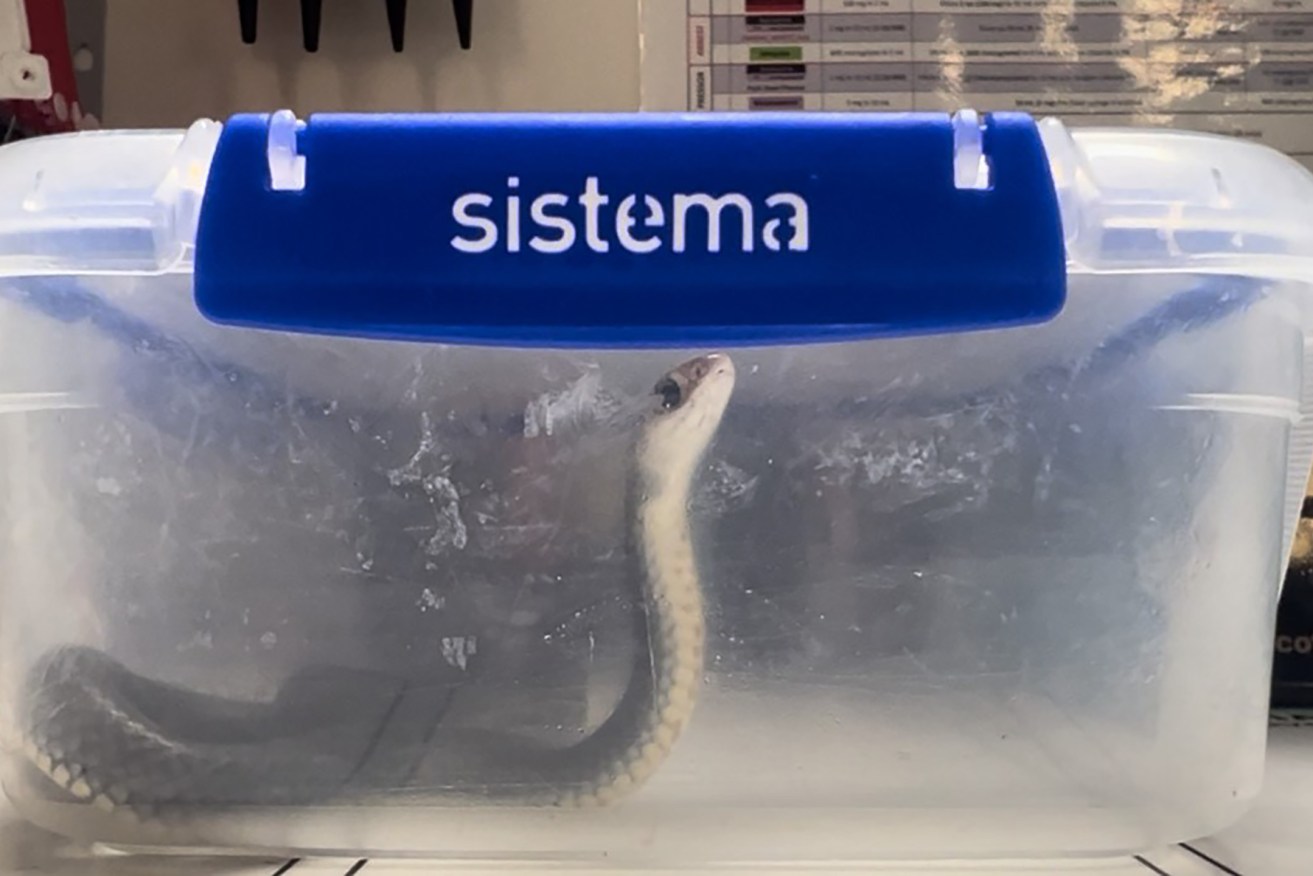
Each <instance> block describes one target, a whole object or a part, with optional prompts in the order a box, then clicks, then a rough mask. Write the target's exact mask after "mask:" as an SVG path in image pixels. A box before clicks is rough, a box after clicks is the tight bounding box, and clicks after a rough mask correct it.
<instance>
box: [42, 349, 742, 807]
mask: <svg viewBox="0 0 1313 876" xmlns="http://www.w3.org/2000/svg"><path fill="white" fill-rule="evenodd" d="M734 382H735V373H734V366H733V363H732V362H731V361H730V360H729V358H728V357H726V356H724V355H722V354H712V355H707V356H700V357H697V358H695V359H691V360H689V361H687V362H685V363H683V364H682V365H680V366H678V367H677V368H674V369H673V370H671V371H669V372H667V374H666V375H665V376H663V377H662V378H661V379H660V380H659V381H658V382H657V384H656V386H655V387H654V391H653V395H652V397H651V402H650V404H649V407H648V409H647V411H646V412H645V414H644V420H643V423H642V427H641V430H640V435H639V440H638V442H637V445H636V448H635V451H634V454H633V459H632V464H633V477H632V478H631V482H632V484H633V486H632V487H631V490H634V491H636V495H634V496H632V497H631V499H632V500H633V501H632V503H631V507H632V508H633V512H632V516H633V518H634V519H633V520H632V521H631V523H632V526H633V530H634V539H633V541H634V543H635V544H634V548H635V553H636V556H635V557H634V560H635V562H636V568H637V570H638V572H639V575H638V577H639V578H640V581H641V584H640V589H641V596H642V609H643V610H642V611H641V612H639V613H638V614H637V615H636V617H637V618H638V620H637V622H636V630H635V633H636V635H637V636H638V638H639V642H638V644H639V646H640V647H639V648H638V649H637V653H638V658H637V662H636V665H635V666H634V667H633V670H632V672H631V674H630V679H629V682H628V685H627V687H626V689H625V692H624V694H623V695H622V696H621V698H620V701H619V703H618V704H617V705H616V706H615V708H614V709H613V710H612V712H611V714H610V716H609V717H608V718H607V719H606V720H605V721H603V722H602V724H601V725H600V726H599V727H598V728H597V729H596V730H594V731H593V732H592V733H591V734H589V735H588V737H587V738H586V739H584V740H583V741H581V742H579V743H577V744H575V745H574V746H572V747H570V748H568V749H565V750H564V751H552V752H538V753H537V754H539V755H541V756H538V757H534V758H532V761H533V767H532V769H531V770H530V771H529V775H528V776H527V777H526V780H525V781H522V782H516V783H510V784H509V785H507V786H501V785H498V786H494V787H490V788H489V789H488V790H487V793H486V794H483V795H477V796H481V797H482V798H485V799H487V800H489V801H499V802H508V803H512V804H517V805H565V806H590V805H605V804H608V803H611V802H614V801H616V800H617V799H619V798H620V797H622V796H623V795H625V794H626V793H628V792H630V791H633V790H634V789H636V788H638V787H639V786H641V785H642V784H643V783H644V782H645V781H646V780H647V779H648V778H649V777H650V776H651V775H652V774H653V773H654V772H655V771H656V770H657V769H658V768H659V767H660V765H661V763H662V762H663V761H664V760H665V758H666V756H667V755H668V754H669V753H670V751H671V749H672V748H673V746H674V744H675V741H676V740H677V739H678V737H679V736H680V734H681V732H682V731H683V730H684V728H685V726H686V724H687V723H688V721H689V718H690V717H691V715H692V713H693V708H694V704H695V702H696V699H697V694H698V688H699V684H700V681H701V676H702V671H703V639H704V626H705V621H704V609H703V597H702V586H701V582H700V580H699V575H698V571H697V565H696V561H695V557H694V553H693V549H692V545H691V539H690V531H689V522H688V510H687V509H688V501H689V492H690V488H691V483H692V480H693V477H694V474H695V472H696V469H697V467H698V464H699V462H700V460H701V459H702V457H703V454H704V453H705V451H706V449H707V447H708V446H709V445H710V444H711V441H712V439H713V437H714V436H715V433H716V431H717V428H718V427H719V424H720V421H721V417H722V415H723V413H724V411H725V407H726V405H727V404H728V402H729V398H730V395H731V394H732V392H733V388H734ZM344 701H350V702H351V703H352V706H351V708H350V709H349V711H350V714H349V715H347V716H345V717H343V715H342V712H343V708H342V705H341V704H342V702H344ZM399 703H400V704H402V705H398V704H399ZM442 705H443V704H442V703H441V702H434V701H431V700H425V699H424V698H423V697H415V696H409V697H407V696H405V691H403V690H400V689H398V688H397V683H396V681H395V680H382V679H380V678H379V677H378V676H377V675H375V674H371V673H368V672H355V671H351V670H342V669H335V670H331V671H329V670H323V669H320V670H313V669H312V670H305V671H303V672H301V673H298V674H297V675H294V676H292V678H290V679H289V680H288V681H287V682H286V683H285V684H284V686H283V688H282V689H281V690H280V692H279V694H278V697H277V699H276V700H275V701H273V702H271V703H265V704H252V703H244V702H236V701H231V700H224V699H220V698H217V697H211V696H207V695H203V694H200V693H197V692H193V691H189V690H186V689H184V688H180V687H176V686H171V685H166V684H162V683H160V682H155V681H152V680H149V679H147V678H144V677H142V676H140V675H137V674H135V673H133V672H131V671H130V670H128V669H127V668H126V667H124V666H123V665H122V664H119V663H118V662H117V661H115V660H113V659H112V658H111V657H109V656H108V655H106V654H104V653H103V652H100V651H96V650H92V649H89V648H82V647H63V648H59V649H56V650H55V651H53V652H51V653H50V654H48V655H47V656H46V657H45V658H44V659H43V660H41V661H40V662H39V663H38V665H37V666H36V667H35V668H34V670H33V672H32V674H31V676H30V678H29V684H28V687H27V700H26V708H25V718H26V720H25V722H24V724H23V729H24V740H23V745H24V750H25V752H26V754H27V757H28V759H29V760H30V761H31V763H32V764H33V765H35V766H36V768H37V769H38V770H39V771H40V772H41V773H42V774H44V775H45V776H46V777H47V778H49V779H50V780H51V781H53V782H54V783H55V784H57V785H58V786H59V787H60V788H61V789H63V791H64V792H66V793H67V794H69V795H71V796H72V797H73V798H76V799H78V800H81V801H84V802H89V803H93V804H95V805H96V806H98V807H100V808H102V809H105V810H108V811H114V812H126V813H128V814H131V815H133V816H135V817H137V818H140V819H149V818H152V817H155V816H159V817H167V816H168V814H169V810H170V809H171V808H172V807H184V808H185V807H192V806H224V805H242V804H250V803H253V802H258V803H261V804H270V805H278V804H282V805H298V804H311V803H315V802H320V801H326V800H332V799H334V798H335V797H337V796H339V795H341V794H342V792H343V789H344V787H350V786H352V784H353V783H354V784H355V785H356V786H357V787H365V788H372V789H375V790H377V788H379V787H398V785H397V782H398V781H399V780H398V776H400V775H403V774H405V773H406V771H407V769H408V768H409V765H402V764H398V763H394V762H390V761H389V752H390V751H394V750H400V749H403V748H405V747H406V746H407V745H411V746H413V745H414V744H415V743H416V740H415V738H414V736H415V734H419V737H420V740H421V741H423V740H427V738H428V735H429V734H430V733H431V732H432V725H433V724H434V723H436V722H437V721H438V720H439V719H440V717H441V711H442ZM381 725H388V726H390V727H392V728H401V729H400V730H395V729H393V730H383V731H381V730H380V729H379V728H380V726H381ZM390 734H391V735H390ZM398 734H399V735H398ZM407 734H409V736H408V735H407ZM526 762H527V761H526ZM362 764H367V766H362ZM530 780H531V781H530Z"/></svg>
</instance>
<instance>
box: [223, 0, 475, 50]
mask: <svg viewBox="0 0 1313 876" xmlns="http://www.w3.org/2000/svg"><path fill="white" fill-rule="evenodd" d="M406 6H407V0H386V9H387V17H388V32H389V34H390V35H391V37H392V50H393V51H395V52H400V51H402V50H403V49H404V48H405V46H406ZM259 8H260V0H237V20H238V24H239V26H240V27H241V31H242V42H244V43H246V44H247V45H250V44H252V43H254V42H255V39H256V33H257V26H256V22H257V20H258V19H259ZM323 8H324V0H301V42H302V45H304V46H305V50H306V51H307V52H317V51H319V31H320V26H321V25H322V23H323ZM451 8H452V12H453V13H455V16H456V34H457V37H458V39H459V40H460V47H461V48H462V49H468V48H469V47H470V46H471V45H472V43H473V40H474V0H451Z"/></svg>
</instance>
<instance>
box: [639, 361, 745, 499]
mask: <svg viewBox="0 0 1313 876" xmlns="http://www.w3.org/2000/svg"><path fill="white" fill-rule="evenodd" d="M734 378H735V373H734V363H733V362H732V361H730V358H729V356H726V355H725V354H724V353H710V354H708V355H705V356H698V357H697V358H695V359H689V360H688V361H687V362H684V363H683V364H682V365H678V366H676V367H675V368H672V369H671V370H669V371H667V372H666V373H665V374H664V375H662V377H661V379H660V380H658V381H657V382H656V385H655V386H654V387H652V407H651V410H652V416H651V418H650V420H649V422H648V424H647V427H646V430H645V435H644V442H643V445H644V446H643V463H644V468H645V469H646V470H647V471H648V473H649V474H650V475H652V476H655V477H657V478H659V476H660V474H661V473H662V472H665V473H666V474H667V475H669V476H670V477H674V478H678V477H681V476H682V475H684V474H686V473H687V472H690V471H691V469H692V467H693V466H694V465H695V464H696V463H697V461H698V459H700V458H701V456H702V454H703V452H704V451H705V450H706V449H707V447H708V446H709V445H710V444H711V439H712V437H713V436H714V435H715V434H716V429H717V428H718V427H719V426H720V419H721V416H722V415H723V414H724V413H725V407H726V405H728V404H729V398H730V395H731V394H732V393H733V391H734ZM649 479H650V480H651V479H653V478H649Z"/></svg>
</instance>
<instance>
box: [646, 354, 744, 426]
mask: <svg viewBox="0 0 1313 876" xmlns="http://www.w3.org/2000/svg"><path fill="white" fill-rule="evenodd" d="M733 388H734V363H733V362H731V361H730V358H729V357H728V356H726V355H725V354H724V353H710V354H708V355H706V356H698V357H697V358H696V359H689V360H688V361H687V362H685V363H683V364H682V365H679V366H678V367H676V368H672V369H671V370H670V371H667V372H666V373H665V374H664V375H663V376H662V377H661V379H660V380H658V381H657V383H656V386H654V387H653V388H652V392H653V393H654V394H655V395H656V397H657V413H658V414H662V415H669V414H677V413H678V412H680V411H691V410H694V409H698V410H699V412H702V413H705V412H708V410H716V411H720V410H723V409H724V407H725V403H726V402H728V401H729V394H730V391H731V390H733Z"/></svg>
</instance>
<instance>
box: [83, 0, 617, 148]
mask: <svg viewBox="0 0 1313 876" xmlns="http://www.w3.org/2000/svg"><path fill="white" fill-rule="evenodd" d="M73 2H77V0H73ZM107 3H108V20H107V23H106V37H105V43H106V47H105V56H104V57H105V101H104V104H105V106H104V112H103V116H104V119H103V121H104V124H105V126H107V127H148V126H169V127H173V126H179V125H185V124H187V123H189V122H190V121H192V120H194V119H196V118H198V117H201V116H209V117H215V118H223V117H225V116H227V115H229V114H231V113H233V112H240V111H259V110H268V109H277V108H283V107H287V108H290V109H293V110H295V111H296V112H297V113H298V114H300V115H305V114H308V113H309V112H311V111H329V110H375V111H378V110H432V109H452V110H465V109H481V110H495V109H506V110H529V109H553V110H569V109H581V110H625V109H636V108H637V106H638V98H639V86H638V16H637V6H638V0H475V10H474V17H475V21H474V48H473V49H472V50H471V51H469V52H462V51H461V50H460V48H459V47H458V45H457V43H456V34H455V25H454V21H453V18H452V13H451V3H450V2H449V0H411V2H410V15H409V21H408V26H407V28H406V51H405V52H404V53H403V54H400V55H397V54H394V53H393V52H392V48H391V44H390V42H389V39H388V30H387V19H386V15H385V13H384V5H383V0H326V2H325V3H324V24H323V31H322V35H321V39H320V50H319V52H318V53H317V54H315V55H310V54H307V53H306V52H304V51H303V49H302V48H301V25H300V12H299V4H298V3H296V2H294V0H262V3H261V10H260V13H261V14H260V34H259V39H258V40H257V42H256V44H255V45H253V46H247V45H244V44H243V43H242V42H241V39H240V37H239V33H238V26H237V4H236V3H235V2H234V0H107ZM164 34H168V35H169V36H168V37H167V38H164V37H163V35H164Z"/></svg>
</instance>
